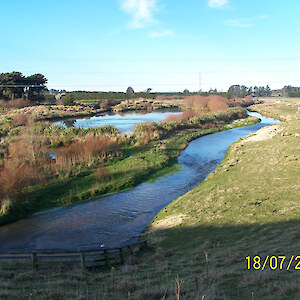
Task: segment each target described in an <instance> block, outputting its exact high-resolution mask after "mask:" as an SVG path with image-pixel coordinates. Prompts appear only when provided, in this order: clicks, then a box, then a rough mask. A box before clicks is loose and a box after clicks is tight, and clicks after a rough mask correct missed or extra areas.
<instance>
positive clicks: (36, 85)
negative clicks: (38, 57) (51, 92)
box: [25, 74, 48, 102]
mask: <svg viewBox="0 0 300 300" xmlns="http://www.w3.org/2000/svg"><path fill="white" fill-rule="evenodd" d="M25 80H26V95H27V98H28V99H29V100H32V101H36V102H42V101H44V100H45V97H44V94H43V93H44V92H45V91H46V90H47V87H46V83H47V81H48V80H47V78H46V77H45V76H44V75H42V74H34V75H31V76H28V77H26V79H25Z"/></svg>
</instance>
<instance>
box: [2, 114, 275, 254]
mask: <svg viewBox="0 0 300 300" xmlns="http://www.w3.org/2000/svg"><path fill="white" fill-rule="evenodd" d="M249 114H250V115H254V116H258V117H260V118H261V119H262V122H260V123H258V124H255V125H251V126H247V127H241V128H235V129H231V130H227V131H223V132H219V133H215V134H211V135H207V136H203V137H200V138H198V139H196V140H194V141H192V142H190V143H189V145H188V147H187V148H186V149H185V150H183V151H182V152H181V154H180V156H179V157H178V162H179V163H180V164H181V165H182V166H181V168H180V170H179V171H178V172H175V173H173V174H170V175H166V176H163V177H161V178H159V179H157V180H156V181H155V182H153V183H148V182H145V183H142V184H140V185H138V186H136V187H135V188H133V189H131V190H129V191H125V192H122V193H117V194H113V195H109V196H104V197H101V198H98V199H95V200H91V201H87V202H84V203H80V204H75V205H72V206H68V207H62V208H55V209H51V210H48V211H45V212H42V213H37V214H35V215H33V216H31V217H28V218H26V219H23V220H20V221H17V222H15V223H12V224H8V225H5V226H2V227H0V250H8V249H14V250H21V249H22V250H24V249H52V248H58V249H86V248H93V247H99V246H101V245H102V246H103V247H108V248H109V247H119V246H124V245H126V244H129V243H131V242H135V241H137V239H138V237H139V236H140V235H141V234H142V232H143V230H144V229H145V228H146V226H147V225H148V224H149V223H150V222H151V220H152V218H153V217H154V216H155V215H156V214H157V213H158V212H159V211H160V210H161V209H162V208H163V207H165V206H166V205H168V204H169V203H170V202H172V201H173V200H175V199H176V198H177V197H179V196H181V195H183V194H185V193H186V192H187V191H188V190H190V189H192V188H194V187H195V186H197V185H198V184H199V183H200V182H201V181H202V180H204V179H205V178H206V177H207V175H208V174H209V173H211V172H212V171H213V170H214V169H215V168H216V167H217V165H218V164H219V163H220V162H221V161H222V159H223V158H224V155H225V152H226V150H227V149H228V147H229V146H230V145H231V144H232V143H234V142H236V141H238V140H239V139H240V138H243V137H245V136H247V135H249V134H250V133H252V132H255V131H257V130H258V129H260V128H262V127H264V126H267V125H271V124H278V123H279V121H277V120H274V119H271V118H265V117H263V116H261V115H259V114H257V113H249Z"/></svg>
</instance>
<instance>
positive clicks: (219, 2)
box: [208, 0, 228, 8]
mask: <svg viewBox="0 0 300 300" xmlns="http://www.w3.org/2000/svg"><path fill="white" fill-rule="evenodd" d="M226 4H228V0H208V6H209V7H211V8H224V7H225V5H226Z"/></svg>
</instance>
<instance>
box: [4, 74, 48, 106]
mask: <svg viewBox="0 0 300 300" xmlns="http://www.w3.org/2000/svg"><path fill="white" fill-rule="evenodd" d="M46 83H47V79H46V77H45V76H44V75H42V74H34V75H30V76H24V75H23V74H22V73H20V72H11V73H1V74H0V99H4V100H14V99H18V98H23V99H27V100H30V101H34V102H42V101H43V100H44V99H45V98H44V92H45V91H46Z"/></svg>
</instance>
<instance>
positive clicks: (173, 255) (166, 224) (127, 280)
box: [0, 99, 300, 299]
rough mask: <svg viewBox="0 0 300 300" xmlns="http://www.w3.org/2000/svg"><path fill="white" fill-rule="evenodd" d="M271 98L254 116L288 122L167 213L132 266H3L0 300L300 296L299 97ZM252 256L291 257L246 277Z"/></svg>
mask: <svg viewBox="0 0 300 300" xmlns="http://www.w3.org/2000/svg"><path fill="white" fill-rule="evenodd" d="M271 101H272V103H273V104H270V105H257V106H254V107H252V109H253V110H256V111H258V112H260V113H262V114H264V115H269V116H274V117H277V118H280V119H281V120H282V123H281V124H280V125H279V127H278V129H277V131H276V134H275V135H274V136H273V137H272V135H263V139H261V140H257V141H255V140H254V141H250V140H248V141H247V138H245V139H243V140H241V141H239V142H237V143H235V144H233V145H232V146H231V147H230V149H229V150H228V153H227V156H226V157H225V159H224V160H223V162H222V163H221V164H220V166H219V167H218V168H217V169H216V170H215V171H214V172H213V173H212V174H210V175H209V177H208V179H207V180H205V181H203V182H202V183H201V184H200V185H199V186H198V187H196V188H194V189H193V190H191V191H190V192H189V193H187V194H185V195H184V196H182V197H180V198H178V199H177V200H175V201H174V202H172V203H171V204H170V205H169V206H168V207H166V208H165V209H163V210H162V211H161V212H160V213H159V214H158V215H157V216H156V217H155V218H154V220H153V222H152V224H151V225H150V226H149V228H148V231H147V233H146V238H147V240H148V241H149V244H150V245H151V246H152V250H149V251H148V252H147V253H146V254H144V255H143V256H141V257H137V258H131V259H129V261H128V262H127V263H128V264H131V265H132V268H131V269H129V270H127V271H121V270H118V268H117V267H116V268H111V269H109V270H106V271H95V272H88V273H84V274H81V272H80V269H79V268H77V267H71V268H66V267H65V266H59V267H56V268H55V269H54V268H53V269H51V268H48V269H41V270H39V271H37V272H35V273H33V272H32V271H31V270H30V269H26V268H24V269H23V268H22V269H18V268H17V267H16V266H15V265H11V266H1V267H0V298H1V299H8V298H15V299H16V298H20V299H49V298H50V299H300V278H299V272H300V270H295V266H296V262H295V260H294V261H293V263H292V264H291V265H290V268H289V270H286V269H287V268H288V264H289V260H290V257H291V256H292V255H294V256H297V255H300V253H299V248H300V202H299V195H300V190H299V189H300V186H299V178H300V168H299V159H300V143H299V141H300V137H299V134H300V126H299V124H300V122H299V121H300V114H299V113H297V107H298V104H297V103H299V101H300V99H280V101H281V102H279V103H275V102H276V101H278V100H277V99H276V100H273V99H268V100H266V102H271ZM257 136H258V137H259V136H260V137H262V135H259V134H256V137H257ZM255 255H257V256H260V257H261V259H262V264H263V261H264V260H265V258H266V257H267V255H269V256H272V255H273V256H276V257H277V258H278V256H279V255H280V256H285V257H286V259H285V261H283V263H282V265H281V267H282V269H283V270H279V269H278V268H277V270H272V269H270V267H269V265H270V264H269V263H267V264H266V266H265V270H263V271H262V270H261V268H262V266H261V268H259V270H254V268H253V264H252V263H251V265H250V270H248V265H247V262H246V259H245V257H247V256H251V257H253V256H255ZM275 260H276V259H275V258H273V262H274V261H275ZM282 260H283V258H281V259H280V260H279V262H281V261H282ZM255 266H256V267H257V268H258V266H257V265H255ZM272 266H273V267H274V265H272ZM279 268H280V264H279Z"/></svg>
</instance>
